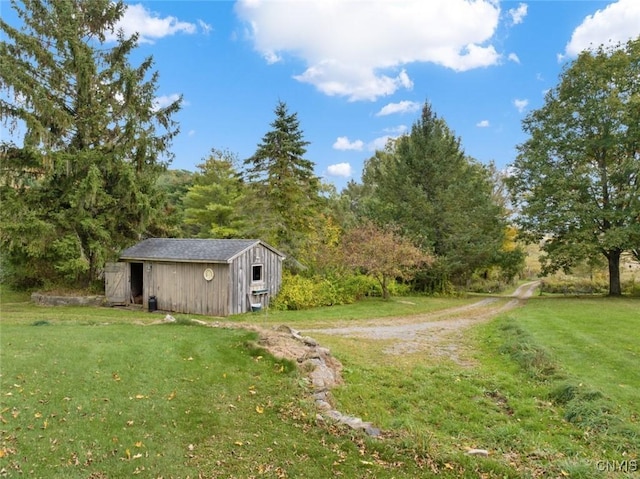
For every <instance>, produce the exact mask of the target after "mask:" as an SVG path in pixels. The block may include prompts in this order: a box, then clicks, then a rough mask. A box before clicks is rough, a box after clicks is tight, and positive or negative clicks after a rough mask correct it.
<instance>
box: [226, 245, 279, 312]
mask: <svg viewBox="0 0 640 479" xmlns="http://www.w3.org/2000/svg"><path fill="white" fill-rule="evenodd" d="M254 265H262V268H263V269H262V278H263V281H262V282H261V283H256V282H253V281H252V267H253V266H254ZM229 279H230V281H229V289H230V292H229V314H239V313H246V312H247V311H250V310H251V306H250V302H249V299H250V301H251V303H256V304H257V303H260V304H261V305H262V307H263V308H266V307H267V306H268V301H269V299H270V298H272V297H274V296H275V295H276V294H277V293H278V291H279V290H280V283H281V281H282V258H281V257H280V256H278V255H277V254H275V253H274V252H273V251H271V250H270V249H269V248H266V247H265V246H263V245H261V244H257V245H255V246H253V247H252V248H250V249H248V250H247V251H245V252H244V253H242V254H241V255H240V256H238V257H237V258H235V259H234V260H233V261H232V263H231V264H230V269H229ZM261 290H267V293H266V294H263V293H261V294H252V293H253V292H255V291H261Z"/></svg>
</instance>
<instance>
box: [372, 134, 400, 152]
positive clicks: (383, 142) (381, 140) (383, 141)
mask: <svg viewBox="0 0 640 479" xmlns="http://www.w3.org/2000/svg"><path fill="white" fill-rule="evenodd" d="M396 138H397V136H394V135H384V136H379V137H378V138H376V139H375V140H373V141H371V142H370V143H369V144H368V145H367V149H368V150H369V151H376V150H384V149H385V147H386V146H387V143H388V142H389V140H395V139H396Z"/></svg>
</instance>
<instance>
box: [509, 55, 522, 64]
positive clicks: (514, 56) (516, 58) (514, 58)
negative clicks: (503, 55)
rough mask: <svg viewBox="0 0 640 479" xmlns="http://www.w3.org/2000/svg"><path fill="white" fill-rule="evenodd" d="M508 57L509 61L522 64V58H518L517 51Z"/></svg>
mask: <svg viewBox="0 0 640 479" xmlns="http://www.w3.org/2000/svg"><path fill="white" fill-rule="evenodd" d="M507 58H508V59H509V61H512V62H514V63H518V64H520V58H518V55H516V54H515V53H509V56H508V57H507Z"/></svg>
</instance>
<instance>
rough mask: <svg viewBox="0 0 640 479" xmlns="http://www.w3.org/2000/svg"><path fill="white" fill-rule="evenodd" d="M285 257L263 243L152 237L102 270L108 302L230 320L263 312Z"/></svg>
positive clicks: (278, 282) (280, 275)
mask: <svg viewBox="0 0 640 479" xmlns="http://www.w3.org/2000/svg"><path fill="white" fill-rule="evenodd" d="M283 260H284V255H283V254H282V253H280V252H279V251H277V250H276V249H274V248H272V247H271V246H269V245H268V244H266V243H264V242H263V241H261V240H254V239H175V238H150V239H146V240H144V241H142V242H140V243H138V244H136V245H134V246H132V247H130V248H128V249H126V250H124V251H123V252H122V254H121V255H120V262H118V263H108V264H107V267H106V269H105V282H106V287H105V294H106V298H107V301H108V302H109V303H111V304H125V305H126V304H133V303H137V304H142V305H143V307H144V308H145V309H148V308H149V306H150V302H149V299H150V298H152V301H151V307H152V309H153V308H154V307H157V309H159V310H162V311H172V312H177V313H191V314H204V315H210V316H228V315H230V314H238V313H245V312H247V311H251V310H252V307H253V309H254V310H256V309H259V308H264V307H266V306H267V305H268V301H269V298H270V297H273V296H274V295H275V294H277V292H278V290H279V289H280V284H281V282H282V261H283Z"/></svg>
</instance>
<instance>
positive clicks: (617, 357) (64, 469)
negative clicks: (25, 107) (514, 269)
mask: <svg viewBox="0 0 640 479" xmlns="http://www.w3.org/2000/svg"><path fill="white" fill-rule="evenodd" d="M26 300H27V298H26V297H24V296H21V295H18V294H15V293H11V292H4V291H3V292H2V306H1V311H0V348H1V349H0V386H1V388H0V475H5V476H8V477H43V478H76V477H77V478H92V479H103V478H119V477H130V476H134V475H139V477H150V478H158V477H163V478H170V477H171V478H187V477H189V478H197V477H205V478H213V477H225V478H229V477H237V478H247V477H265V478H282V477H287V478H289V477H291V478H292V477H317V478H325V477H326V478H330V477H331V478H332V477H335V476H342V477H349V478H351V477H358V478H360V477H371V478H392V477H395V478H410V477H411V478H413V477H432V476H435V475H436V474H437V475H438V477H449V478H457V477H468V478H478V477H482V478H493V477H495V478H498V477H499V478H504V477H507V478H519V477H531V478H533V477H576V478H596V477H627V476H628V477H632V475H627V474H624V473H622V472H615V471H614V470H613V469H614V468H615V467H614V466H615V465H616V464H618V465H619V464H620V463H621V462H622V461H623V460H625V459H626V460H628V461H632V460H636V461H637V460H638V458H637V455H638V451H639V446H640V428H639V427H638V417H637V411H638V410H640V404H639V402H640V401H639V400H638V399H637V397H636V396H637V394H635V393H637V391H638V390H639V389H640V382H639V381H640V379H639V377H638V370H637V364H638V355H639V354H640V345H639V344H638V341H637V333H635V331H637V330H638V328H637V323H638V321H639V320H640V318H638V311H639V310H640V308H639V306H640V301H638V300H624V299H623V300H612V299H593V300H592V299H556V298H544V297H543V298H534V299H532V300H531V301H529V303H528V305H527V306H526V307H524V308H520V309H517V310H512V311H510V312H509V313H507V314H506V315H504V316H503V317H501V318H498V319H496V320H495V321H491V322H488V323H483V324H480V325H478V326H476V327H474V328H473V329H470V330H468V331H467V333H466V334H465V335H464V338H463V339H462V343H461V344H460V347H461V348H463V349H464V351H465V355H466V358H467V359H469V360H471V361H472V363H473V365H472V366H471V367H470V366H468V365H460V364H457V363H455V362H452V361H450V360H447V359H445V358H443V357H434V356H433V355H430V354H428V353H426V352H419V353H413V354H407V355H402V356H391V355H383V354H381V352H380V351H381V349H382V348H381V345H380V343H379V342H376V341H373V340H363V339H357V340H356V339H350V338H341V337H335V336H331V337H329V336H326V337H325V336H318V337H317V338H316V339H319V340H320V342H321V344H323V345H326V346H328V347H330V348H331V350H332V352H333V354H334V355H335V356H337V357H338V358H339V359H340V360H341V361H342V363H343V365H344V377H345V380H346V382H345V385H343V386H342V387H340V388H337V389H335V390H334V391H333V396H334V398H335V405H336V407H337V409H339V410H340V411H341V412H343V413H349V414H353V415H356V416H359V417H362V418H363V419H364V420H368V421H372V422H373V423H374V424H375V425H376V426H378V427H380V428H382V429H383V431H384V435H383V437H382V438H370V437H367V436H365V435H364V434H362V433H360V432H354V431H351V430H348V429H346V428H344V427H337V426H335V425H332V424H329V423H326V422H321V421H317V419H316V410H315V409H314V407H313V404H312V401H311V399H310V398H309V397H308V395H307V393H306V383H305V381H303V377H302V375H301V373H300V372H299V371H298V370H297V368H296V367H295V366H294V365H293V364H291V363H289V362H285V361H277V360H275V359H274V358H272V357H270V356H269V355H267V354H265V353H264V352H262V351H260V350H259V349H256V348H255V347H254V346H253V343H252V341H253V340H254V339H255V338H254V336H253V334H252V333H250V332H246V331H244V330H237V329H224V328H208V327H201V326H190V325H187V324H182V323H180V322H179V323H180V324H161V325H150V324H149V323H150V322H151V321H152V320H157V319H159V317H160V316H159V315H154V314H149V313H141V312H131V311H123V310H118V309H107V308H86V307H85V308H82V307H58V308H44V307H37V306H34V305H31V304H29V303H27V302H26ZM468 302H469V300H468V299H430V298H402V299H400V300H396V301H394V302H377V301H367V302H363V303H358V304H356V305H349V306H344V307H336V308H319V309H317V310H313V311H305V312H290V313H284V312H278V313H275V312H272V311H269V313H268V315H267V314H265V313H261V314H259V315H245V316H243V317H236V318H233V319H234V320H235V321H252V320H253V321H256V322H259V323H260V322H262V323H266V324H271V323H274V324H280V323H286V324H290V325H291V326H293V327H294V328H295V327H296V326H298V327H299V326H301V325H302V324H304V325H305V326H307V327H318V326H327V325H338V324H344V323H345V322H348V321H351V320H353V319H356V318H359V319H364V318H372V317H383V316H389V317H393V316H400V315H402V314H408V312H411V313H416V314H417V313H421V312H426V311H433V310H437V309H442V308H444V307H452V306H456V305H463V304H467V303H468ZM411 303H413V304H411ZM602 311H606V317H605V318H604V320H603V321H601V320H598V319H596V318H598V317H600V316H602V314H601V312H602ZM180 316H181V315H176V317H178V318H179V319H180ZM305 318H306V321H308V322H305ZM634 335H635V338H634ZM531 358H533V360H531ZM591 406H594V407H591ZM581 408H582V409H581ZM571 411H578V413H580V414H582V416H580V414H573V415H572V416H571V415H570V416H568V412H571ZM581 411H582V412H581ZM585 418H586V419H585ZM582 419H585V420H584V421H582ZM469 448H482V449H487V450H488V451H489V452H490V454H489V457H486V458H485V457H473V456H469V455H467V454H465V453H466V451H467V449H469ZM598 461H609V465H608V466H607V467H609V469H610V472H609V473H608V474H607V473H605V472H603V471H602V468H601V467H599V466H598V464H600V463H598ZM620 469H621V468H620V467H619V468H618V470H620Z"/></svg>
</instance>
